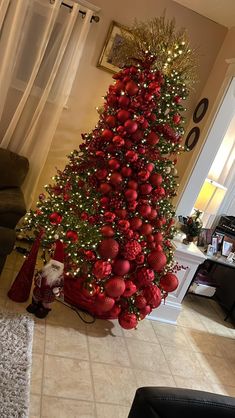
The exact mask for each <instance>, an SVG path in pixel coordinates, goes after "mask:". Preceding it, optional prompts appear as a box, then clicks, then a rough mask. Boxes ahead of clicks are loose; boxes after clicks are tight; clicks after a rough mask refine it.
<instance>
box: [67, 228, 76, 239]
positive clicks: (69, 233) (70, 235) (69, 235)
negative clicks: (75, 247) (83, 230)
mask: <svg viewBox="0 0 235 418" xmlns="http://www.w3.org/2000/svg"><path fill="white" fill-rule="evenodd" d="M66 237H67V238H68V239H70V240H71V241H73V242H76V241H77V240H78V234H77V232H76V231H71V230H69V231H67V232H66Z"/></svg>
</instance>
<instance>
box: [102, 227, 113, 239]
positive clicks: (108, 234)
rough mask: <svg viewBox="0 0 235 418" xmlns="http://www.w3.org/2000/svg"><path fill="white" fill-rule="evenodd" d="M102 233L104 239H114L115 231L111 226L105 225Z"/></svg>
mask: <svg viewBox="0 0 235 418" xmlns="http://www.w3.org/2000/svg"><path fill="white" fill-rule="evenodd" d="M100 232H101V234H102V235H103V236H104V237H109V238H111V237H113V236H114V230H113V228H111V226H109V225H104V226H102V227H101V228H100Z"/></svg>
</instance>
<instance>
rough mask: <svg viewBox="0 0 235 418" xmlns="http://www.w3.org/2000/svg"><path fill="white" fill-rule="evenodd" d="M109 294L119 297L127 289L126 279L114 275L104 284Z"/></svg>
mask: <svg viewBox="0 0 235 418" xmlns="http://www.w3.org/2000/svg"><path fill="white" fill-rule="evenodd" d="M104 288H105V291H106V293H107V295H109V296H111V297H113V298H118V297H119V296H121V295H122V294H123V292H124V291H125V289H126V285H125V281H124V280H123V278H122V277H119V276H113V277H111V278H110V279H109V280H107V282H106V283H105V285H104Z"/></svg>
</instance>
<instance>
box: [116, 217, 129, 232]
mask: <svg viewBox="0 0 235 418" xmlns="http://www.w3.org/2000/svg"><path fill="white" fill-rule="evenodd" d="M118 227H119V229H120V230H121V231H127V230H128V229H129V228H130V222H129V221H127V220H125V219H121V220H120V221H118Z"/></svg>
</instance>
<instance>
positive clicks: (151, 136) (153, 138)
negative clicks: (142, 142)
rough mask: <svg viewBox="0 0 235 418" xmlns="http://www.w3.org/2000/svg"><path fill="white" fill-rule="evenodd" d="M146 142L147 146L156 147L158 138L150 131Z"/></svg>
mask: <svg viewBox="0 0 235 418" xmlns="http://www.w3.org/2000/svg"><path fill="white" fill-rule="evenodd" d="M146 142H147V144H148V145H156V144H158V142H159V136H158V135H157V134H156V133H155V132H153V131H152V132H150V133H149V134H148V136H147V137H146Z"/></svg>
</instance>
